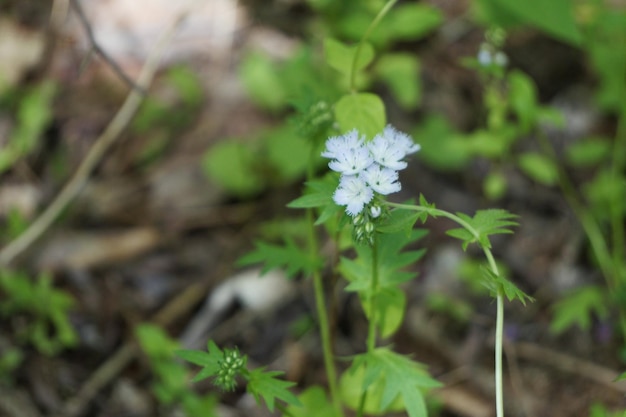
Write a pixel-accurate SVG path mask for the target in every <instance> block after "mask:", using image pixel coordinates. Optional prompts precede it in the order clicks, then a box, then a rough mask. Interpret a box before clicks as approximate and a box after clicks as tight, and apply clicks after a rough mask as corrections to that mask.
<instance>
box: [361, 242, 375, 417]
mask: <svg viewBox="0 0 626 417" xmlns="http://www.w3.org/2000/svg"><path fill="white" fill-rule="evenodd" d="M376 291H378V239H376V235H374V242H373V244H372V279H371V281H370V290H369V295H368V299H367V305H368V308H369V317H368V330H367V352H368V353H371V352H373V351H374V349H376ZM366 399H367V391H363V393H362V394H361V398H360V400H359V408H358V410H357V417H362V416H363V411H364V407H365V401H366Z"/></svg>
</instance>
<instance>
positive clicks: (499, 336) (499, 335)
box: [386, 203, 504, 417]
mask: <svg viewBox="0 0 626 417" xmlns="http://www.w3.org/2000/svg"><path fill="white" fill-rule="evenodd" d="M386 204H387V205H389V206H391V207H396V208H400V209H405V210H412V211H417V212H425V213H428V214H429V215H431V216H442V217H446V218H448V219H450V220H452V221H454V222H455V223H457V224H458V225H459V226H461V227H463V228H464V229H466V230H467V231H468V232H470V233H471V234H472V235H474V237H476V239H477V240H478V237H479V233H478V232H477V231H476V230H475V229H474V228H473V227H472V226H471V225H469V224H468V223H467V222H466V221H465V220H463V219H461V218H460V217H459V216H456V215H454V214H452V213H448V212H447V211H444V210H439V209H436V208H432V207H423V206H416V205H411V204H398V203H386ZM481 249H482V250H483V253H484V254H485V257H486V258H487V262H488V263H489V268H490V269H491V272H492V273H493V274H495V275H496V276H498V275H499V271H498V265H497V264H496V260H495V259H494V257H493V254H492V253H491V250H490V249H489V248H488V247H484V246H482V245H481ZM496 303H497V306H496V340H495V380H496V381H495V382H496V417H504V399H503V398H504V395H503V389H502V343H503V330H504V299H503V296H502V289H501V288H498V291H497V294H496Z"/></svg>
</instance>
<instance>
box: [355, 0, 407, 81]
mask: <svg viewBox="0 0 626 417" xmlns="http://www.w3.org/2000/svg"><path fill="white" fill-rule="evenodd" d="M397 1H398V0H390V1H389V2H388V3H387V4H385V6H384V7H383V8H382V9H381V10H380V12H378V14H377V15H376V17H375V18H374V20H373V21H372V23H370V25H369V27H368V28H367V30H366V31H365V34H364V35H363V37H362V38H361V41H360V42H359V44H358V45H357V47H356V52H355V53H354V58H353V59H352V69H351V71H350V91H356V72H357V63H358V62H359V56H360V55H361V51H362V50H363V45H364V44H365V42H366V41H367V39H368V38H369V36H370V35H371V33H372V31H373V30H374V29H376V26H378V24H379V23H380V21H381V20H382V19H383V17H385V15H386V14H387V13H388V12H389V10H391V8H392V7H393V6H394V4H396V3H397Z"/></svg>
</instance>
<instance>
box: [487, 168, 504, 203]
mask: <svg viewBox="0 0 626 417" xmlns="http://www.w3.org/2000/svg"><path fill="white" fill-rule="evenodd" d="M506 190H507V180H506V177H505V176H504V175H503V174H502V173H501V172H499V171H492V172H490V173H489V174H487V177H486V178H485V180H484V181H483V191H484V193H485V195H486V196H487V198H489V199H491V200H498V199H500V198H502V197H503V196H504V195H505V194H506Z"/></svg>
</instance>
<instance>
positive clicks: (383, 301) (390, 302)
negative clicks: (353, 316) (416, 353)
mask: <svg viewBox="0 0 626 417" xmlns="http://www.w3.org/2000/svg"><path fill="white" fill-rule="evenodd" d="M426 233H427V231H425V230H423V229H414V230H412V231H411V233H409V234H407V233H405V231H404V230H403V231H400V232H396V233H386V234H380V235H378V236H377V239H378V244H377V246H376V247H377V248H378V251H379V252H378V263H377V265H378V270H377V272H378V285H377V288H376V291H375V292H374V293H372V279H373V269H372V248H371V247H370V246H365V245H362V246H357V247H356V251H357V255H358V256H357V258H356V259H347V258H341V260H340V264H339V270H340V271H341V273H342V275H343V276H344V277H345V278H346V280H348V282H349V284H348V286H347V287H346V291H355V292H358V293H359V298H360V300H361V304H362V306H363V310H364V311H365V313H366V314H367V315H368V317H372V314H371V312H372V308H371V306H370V302H371V300H373V303H374V312H375V313H374V321H375V322H376V325H377V327H378V328H379V329H380V332H381V334H382V335H383V337H389V336H391V335H392V334H393V333H394V332H395V331H396V330H397V329H398V327H399V325H400V324H401V323H402V319H403V317H404V310H405V305H406V299H405V296H404V293H403V292H402V291H401V290H400V289H399V288H398V285H399V284H401V283H404V282H406V281H408V280H410V279H412V278H413V277H414V276H415V273H413V272H407V271H404V270H402V269H403V268H405V267H407V266H408V265H411V264H413V263H415V262H417V261H418V260H419V259H420V258H421V257H422V256H423V255H424V250H416V251H402V249H403V248H404V247H405V246H407V245H408V244H409V243H412V242H415V241H417V240H419V239H421V238H422V237H424V236H425V235H426Z"/></svg>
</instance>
